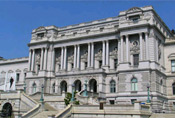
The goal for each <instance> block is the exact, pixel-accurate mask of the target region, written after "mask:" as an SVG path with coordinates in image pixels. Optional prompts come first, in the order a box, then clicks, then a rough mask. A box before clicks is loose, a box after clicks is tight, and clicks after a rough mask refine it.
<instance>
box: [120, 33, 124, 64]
mask: <svg viewBox="0 0 175 118" xmlns="http://www.w3.org/2000/svg"><path fill="white" fill-rule="evenodd" d="M120 50H121V53H120V55H121V62H123V53H124V52H123V36H121V49H120Z"/></svg>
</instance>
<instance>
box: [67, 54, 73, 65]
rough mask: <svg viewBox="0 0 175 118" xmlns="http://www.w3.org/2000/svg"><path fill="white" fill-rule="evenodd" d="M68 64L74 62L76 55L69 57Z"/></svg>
mask: <svg viewBox="0 0 175 118" xmlns="http://www.w3.org/2000/svg"><path fill="white" fill-rule="evenodd" d="M68 62H70V63H73V62H74V55H72V56H70V57H68Z"/></svg>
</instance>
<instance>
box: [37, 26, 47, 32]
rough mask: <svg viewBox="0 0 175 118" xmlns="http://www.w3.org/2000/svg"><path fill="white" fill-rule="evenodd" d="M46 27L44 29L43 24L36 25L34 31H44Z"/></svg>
mask: <svg viewBox="0 0 175 118" xmlns="http://www.w3.org/2000/svg"><path fill="white" fill-rule="evenodd" d="M45 30H46V29H45V27H43V26H40V27H38V28H37V29H36V31H37V32H38V31H45Z"/></svg>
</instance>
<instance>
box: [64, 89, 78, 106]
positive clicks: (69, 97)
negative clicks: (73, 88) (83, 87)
mask: <svg viewBox="0 0 175 118" xmlns="http://www.w3.org/2000/svg"><path fill="white" fill-rule="evenodd" d="M76 93H77V92H74V95H75V96H76ZM71 98H72V93H69V92H68V93H67V94H66V97H65V98H64V102H65V104H66V106H67V105H68V104H70V101H71ZM74 104H75V105H79V104H80V103H79V101H76V98H75V101H74Z"/></svg>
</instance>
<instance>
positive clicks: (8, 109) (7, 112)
mask: <svg viewBox="0 0 175 118" xmlns="http://www.w3.org/2000/svg"><path fill="white" fill-rule="evenodd" d="M0 116H1V117H2V118H7V117H10V118H11V116H12V105H11V104H10V103H9V102H7V103H5V104H4V105H3V107H2V112H1V114H0Z"/></svg>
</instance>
